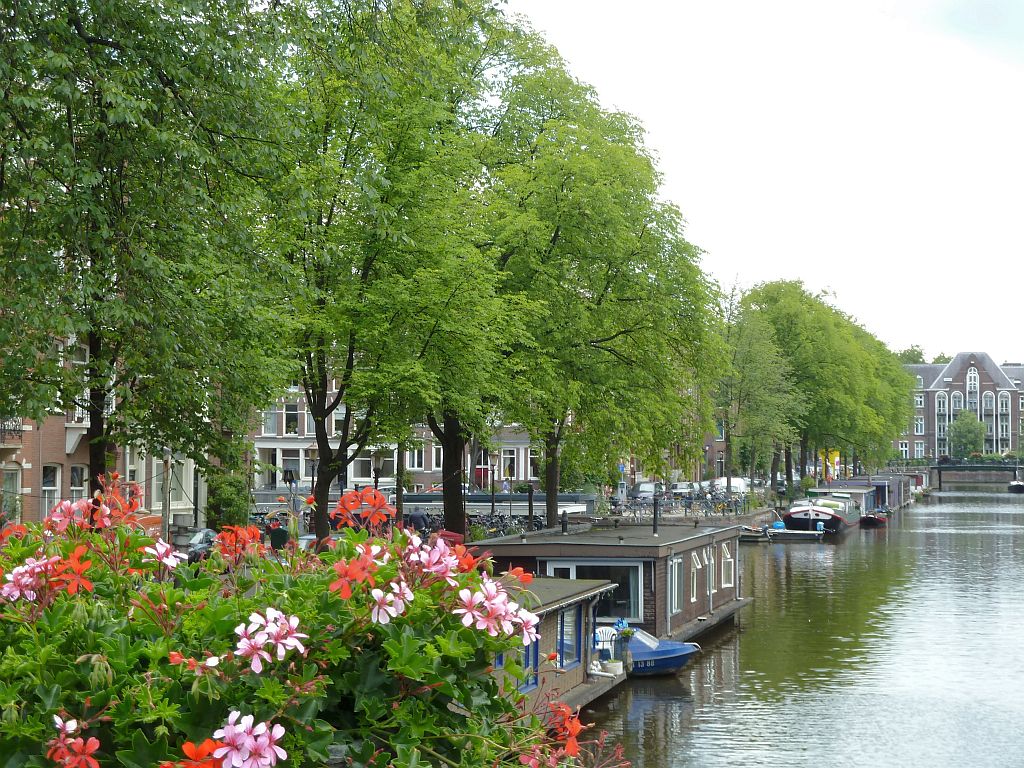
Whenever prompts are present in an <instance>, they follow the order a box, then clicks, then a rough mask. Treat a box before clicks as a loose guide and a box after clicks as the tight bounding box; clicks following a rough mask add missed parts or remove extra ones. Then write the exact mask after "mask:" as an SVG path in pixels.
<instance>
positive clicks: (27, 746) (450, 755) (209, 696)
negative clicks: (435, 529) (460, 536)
mask: <svg viewBox="0 0 1024 768" xmlns="http://www.w3.org/2000/svg"><path fill="white" fill-rule="evenodd" d="M138 498H139V494H138V489H137V488H136V487H134V486H132V485H124V484H122V483H121V482H120V481H119V480H117V479H116V478H108V483H107V484H106V487H105V490H104V493H103V494H102V495H99V496H97V498H95V499H86V500H83V501H79V502H76V503H74V504H71V503H69V502H62V503H61V504H59V505H57V507H55V508H54V510H53V511H52V512H51V514H50V515H49V516H48V518H47V519H46V520H45V521H44V523H42V524H41V525H38V526H8V527H7V528H6V529H4V531H3V532H0V584H2V585H3V586H2V588H0V755H2V756H3V758H4V759H5V762H3V765H4V766H5V768H18V767H19V766H54V765H57V766H65V768H101V766H124V767H125V768H199V767H200V766H202V767H204V768H269V767H270V766H275V765H285V764H287V765H289V766H302V765H318V764H322V763H324V762H325V761H326V760H327V759H328V757H329V755H330V756H331V757H333V758H334V759H338V760H340V762H341V764H344V765H352V766H367V767H368V768H369V767H371V766H373V767H376V766H416V765H437V766H483V765H488V766H491V765H493V766H501V765H509V766H511V765H559V764H562V763H564V762H566V761H569V762H571V763H572V764H574V765H582V764H588V763H593V762H594V761H600V763H601V765H613V764H614V765H623V764H624V763H623V761H622V760H621V752H614V751H613V752H612V753H611V754H610V756H609V755H608V754H605V752H607V750H604V743H603V738H602V739H597V740H596V741H594V742H583V741H581V738H580V736H581V732H582V731H583V726H582V725H581V724H580V722H579V719H578V717H577V716H576V715H575V714H574V713H573V712H572V711H571V710H569V709H568V708H566V707H564V705H552V708H551V710H550V712H549V713H548V717H547V718H546V719H544V720H542V719H541V718H540V717H539V716H538V714H537V713H533V712H529V711H526V709H525V707H524V699H523V697H522V696H521V695H520V694H519V693H518V691H517V687H516V684H517V680H519V679H522V669H521V667H519V666H518V663H517V658H518V654H517V653H516V652H515V651H516V649H517V648H518V649H522V648H523V647H524V645H526V644H529V643H531V642H532V641H533V640H534V639H535V638H536V627H537V617H536V616H535V615H534V614H532V613H531V612H530V611H528V610H526V609H525V608H523V607H522V606H521V605H520V604H519V603H518V602H517V600H516V594H515V593H514V592H510V591H509V584H510V581H512V580H513V579H512V578H511V577H509V576H506V577H505V578H504V579H498V578H495V577H493V575H492V574H491V573H490V572H489V563H488V562H487V561H478V560H477V559H476V558H474V557H473V556H472V555H471V554H470V553H469V552H468V551H467V550H465V549H464V548H462V547H459V546H456V547H451V548H450V547H448V545H446V544H445V542H444V541H443V540H435V541H423V540H421V539H420V538H418V537H417V536H416V535H414V534H413V533H411V532H408V531H405V530H402V529H395V530H391V529H390V523H391V516H392V513H393V510H392V509H390V507H388V506H387V505H386V504H385V502H384V497H383V496H382V495H381V494H379V493H377V492H376V491H373V490H372V489H367V490H366V491H364V492H362V493H361V494H355V493H350V494H346V495H345V496H344V497H343V498H342V500H341V502H340V503H339V506H338V509H337V510H335V512H334V513H333V515H334V516H335V517H336V519H338V520H339V521H340V522H342V523H345V524H346V525H345V528H346V530H345V533H344V535H343V536H341V537H340V538H337V539H332V540H330V541H328V542H324V544H325V545H328V544H332V545H333V546H332V547H331V548H329V549H328V548H325V549H324V551H322V552H320V553H315V552H302V551H297V550H296V549H295V548H294V547H293V548H292V549H289V550H286V551H285V552H284V554H283V555H276V556H273V557H271V556H268V553H267V552H266V551H265V550H264V548H263V545H262V544H261V540H260V535H259V531H258V530H257V529H255V528H247V527H242V526H228V527H226V528H225V529H224V530H223V531H222V532H221V533H220V534H219V536H218V542H217V547H216V550H215V552H214V553H213V554H212V555H211V557H210V558H209V559H208V560H206V561H204V562H202V563H197V564H195V565H187V564H185V563H183V562H182V560H183V558H182V556H181V555H180V553H176V552H175V551H174V550H173V548H172V547H171V546H170V545H168V544H167V543H165V542H162V541H160V540H155V541H154V540H153V539H151V538H150V537H148V536H145V535H144V534H143V533H142V532H141V531H140V530H139V529H138V528H137V527H136V526H135V525H134V521H135V516H136V514H137V513H138V512H139V509H138V507H139V504H138ZM524 578H525V577H524ZM498 654H502V655H503V658H504V661H505V668H504V673H505V674H504V675H501V676H499V675H495V674H494V671H493V669H492V662H493V659H494V658H495V657H496V656H497V655H498ZM548 729H549V730H548ZM588 744H590V745H596V747H597V750H596V751H592V750H591V748H590V747H588Z"/></svg>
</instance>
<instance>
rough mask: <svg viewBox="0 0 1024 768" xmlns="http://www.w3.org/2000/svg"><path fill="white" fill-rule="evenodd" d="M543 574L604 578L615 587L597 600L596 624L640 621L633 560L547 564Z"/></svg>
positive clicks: (637, 568) (638, 569)
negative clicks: (622, 620)
mask: <svg viewBox="0 0 1024 768" xmlns="http://www.w3.org/2000/svg"><path fill="white" fill-rule="evenodd" d="M545 572H546V573H547V575H548V576H556V577H559V578H564V579H607V580H608V581H610V582H612V583H614V584H615V585H616V587H615V589H614V590H613V591H611V592H605V593H604V594H603V595H601V597H600V598H598V600H597V609H596V615H597V618H598V620H599V621H601V620H604V621H614V620H615V619H620V618H621V619H626V620H628V621H634V622H640V621H643V602H642V598H641V595H642V589H641V578H642V563H640V562H637V561H626V562H623V561H621V560H607V561H594V560H591V561H579V562H565V561H552V560H549V561H547V565H546V568H545Z"/></svg>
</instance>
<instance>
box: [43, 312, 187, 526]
mask: <svg viewBox="0 0 1024 768" xmlns="http://www.w3.org/2000/svg"><path fill="white" fill-rule="evenodd" d="M87 342H88V346H89V404H88V407H87V409H86V410H87V411H88V413H89V427H88V429H86V431H85V440H86V443H87V444H88V446H89V490H90V492H91V494H92V495H95V494H96V493H97V492H98V491H101V490H102V485H101V484H100V480H101V478H105V476H106V474H107V466H108V465H107V461H108V459H109V458H110V454H111V453H112V452H113V448H114V446H113V445H111V443H110V438H109V437H108V436H107V434H106V432H107V429H106V427H107V416H106V407H107V394H108V391H107V389H106V388H105V387H100V386H99V385H98V382H99V381H101V372H100V370H99V365H100V360H101V356H102V354H103V340H102V339H101V338H100V336H99V334H97V333H93V332H90V333H89V334H88V339H87ZM166 481H167V478H164V482H166ZM58 495H59V493H58ZM46 511H47V512H49V510H46Z"/></svg>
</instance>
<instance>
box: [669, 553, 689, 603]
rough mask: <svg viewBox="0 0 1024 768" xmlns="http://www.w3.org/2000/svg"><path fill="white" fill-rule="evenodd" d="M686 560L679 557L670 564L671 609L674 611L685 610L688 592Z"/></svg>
mask: <svg viewBox="0 0 1024 768" xmlns="http://www.w3.org/2000/svg"><path fill="white" fill-rule="evenodd" d="M685 565H686V561H685V560H684V559H683V558H681V557H677V558H675V559H674V560H670V561H669V564H668V590H669V609H670V610H671V612H672V613H679V612H680V611H681V610H683V599H684V595H685V594H686V567H685Z"/></svg>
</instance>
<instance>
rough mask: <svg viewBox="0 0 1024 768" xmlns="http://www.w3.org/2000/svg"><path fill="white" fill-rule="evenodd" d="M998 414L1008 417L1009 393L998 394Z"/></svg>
mask: <svg viewBox="0 0 1024 768" xmlns="http://www.w3.org/2000/svg"><path fill="white" fill-rule="evenodd" d="M999 413H1000V414H1001V415H1004V416H1006V415H1009V413H1010V393H1009V392H1000V393H999Z"/></svg>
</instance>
